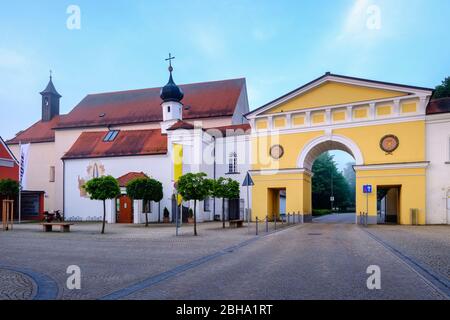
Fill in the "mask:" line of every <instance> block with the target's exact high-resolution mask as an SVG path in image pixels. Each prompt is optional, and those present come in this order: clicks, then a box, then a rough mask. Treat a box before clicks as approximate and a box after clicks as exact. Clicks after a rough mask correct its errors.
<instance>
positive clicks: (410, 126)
mask: <svg viewBox="0 0 450 320" xmlns="http://www.w3.org/2000/svg"><path fill="white" fill-rule="evenodd" d="M409 96H411V93H410V92H402V91H400V90H387V89H386V88H384V87H383V88H382V89H381V88H380V89H378V88H374V87H371V88H368V87H365V86H357V85H355V84H343V83H334V82H326V83H325V84H321V85H319V86H318V87H312V88H311V89H310V90H308V91H306V92H303V93H302V94H300V95H299V96H296V97H293V98H292V99H291V100H289V101H282V102H280V104H279V105H277V104H275V105H273V106H272V107H271V108H270V109H269V110H262V111H261V112H259V113H258V117H262V118H261V119H260V120H257V122H256V129H257V130H258V129H259V128H260V125H258V123H260V122H261V121H263V119H264V118H263V116H264V115H267V116H268V117H269V116H270V115H273V114H275V113H276V114H277V115H276V117H278V118H280V117H283V113H285V112H289V113H290V114H291V123H286V122H284V121H283V123H282V127H285V126H286V127H287V128H289V130H285V131H283V130H277V131H276V133H275V132H274V133H271V132H270V129H271V128H269V127H268V126H267V127H265V129H267V130H266V131H265V132H266V133H265V134H258V133H256V134H255V135H253V137H252V159H253V168H252V169H253V180H254V182H255V186H254V187H253V196H252V199H253V204H252V208H253V217H258V218H259V219H264V218H265V217H266V216H268V217H269V218H270V219H272V218H273V216H274V215H277V214H278V211H279V197H278V196H277V195H278V193H279V191H280V190H285V191H286V213H301V214H303V215H304V216H310V215H311V214H312V201H311V191H312V190H311V186H312V182H311V181H312V180H311V179H314V178H313V177H311V173H310V169H311V168H308V167H305V166H306V165H311V164H310V163H309V162H303V163H302V160H304V159H306V158H307V159H310V158H311V157H313V156H318V154H317V155H316V154H315V153H318V152H324V151H327V150H332V149H333V146H335V147H336V149H341V150H346V151H349V150H350V151H351V150H353V151H354V153H355V154H352V155H353V156H354V157H356V158H358V159H357V160H358V161H360V162H361V163H357V165H356V166H355V171H356V211H357V212H368V214H369V217H370V218H371V221H375V222H376V220H377V190H378V189H379V188H386V187H395V188H398V189H399V191H400V192H399V194H400V195H399V201H398V203H399V208H398V223H400V224H410V223H411V215H410V210H411V209H418V210H419V223H420V224H424V223H425V216H426V212H425V210H426V194H425V191H426V163H425V161H426V158H425V157H426V156H425V121H424V118H423V119H422V118H417V119H416V118H405V119H403V118H401V120H398V119H397V118H396V115H394V113H393V111H394V104H397V105H398V106H399V107H398V108H397V110H398V114H399V115H400V116H399V117H402V114H404V113H413V112H417V111H418V102H416V100H406V99H407V98H406V97H409ZM389 99H392V101H386V100H389ZM399 99H405V101H404V102H399ZM380 101H381V103H380ZM345 103H348V104H349V106H351V107H349V108H350V109H345V108H343V106H342V104H345ZM329 106H332V107H329ZM333 106H337V107H336V108H334V109H333ZM371 106H372V107H371ZM320 107H324V108H332V109H328V110H325V109H323V110H321V109H320ZM311 108H318V110H317V111H316V110H314V109H313V110H312V111H311V112H310V113H309V115H308V116H309V117H310V118H309V119H310V120H309V121H310V123H309V124H310V125H309V126H307V122H306V114H304V113H302V110H304V109H307V110H310V109H311ZM372 110H373V111H372ZM326 111H327V112H329V114H330V115H331V116H329V117H328V116H327V115H326ZM296 112H299V114H296ZM349 114H350V115H351V117H350V118H349V116H348V115H349ZM371 115H372V116H371ZM380 116H388V117H382V118H381V119H382V121H381V122H380V121H379V120H378V122H377V121H376V120H377V119H380V118H379V117H380ZM274 119H275V116H274ZM283 119H286V118H285V117H283ZM391 119H392V120H391ZM364 121H365V122H364ZM362 122H364V123H362ZM267 125H269V122H267ZM334 125H336V127H333V126H334ZM273 127H275V128H279V127H280V126H279V125H278V124H277V125H275V124H274V125H273ZM296 128H298V129H296ZM387 135H394V136H395V137H397V138H398V141H399V145H398V148H396V149H395V150H394V151H393V152H386V151H383V150H382V148H381V147H380V142H381V140H382V138H383V137H384V136H387ZM323 137H329V138H326V139H322V138H323ZM334 140H336V142H335V145H333V142H330V141H334ZM314 141H319V142H320V143H319V142H318V145H317V146H315V145H314ZM274 145H281V146H282V147H283V150H284V154H283V156H282V157H281V158H280V159H274V158H272V157H271V155H270V150H271V147H272V146H274ZM309 149H311V151H308V150H309ZM308 152H309V153H308ZM305 155H306V158H305ZM366 184H370V185H372V186H373V193H371V194H370V195H369V197H368V198H367V197H366V195H365V194H364V193H363V185H366ZM367 200H368V205H367Z"/></svg>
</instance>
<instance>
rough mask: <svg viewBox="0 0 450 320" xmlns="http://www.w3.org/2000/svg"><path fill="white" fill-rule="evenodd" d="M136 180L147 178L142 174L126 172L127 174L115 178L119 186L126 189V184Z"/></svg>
mask: <svg viewBox="0 0 450 320" xmlns="http://www.w3.org/2000/svg"><path fill="white" fill-rule="evenodd" d="M137 178H148V176H147V175H146V174H145V173H143V172H128V173H127V174H125V175H123V176H121V177H119V178H117V182H119V186H121V187H126V186H127V184H128V182H130V181H131V180H134V179H137Z"/></svg>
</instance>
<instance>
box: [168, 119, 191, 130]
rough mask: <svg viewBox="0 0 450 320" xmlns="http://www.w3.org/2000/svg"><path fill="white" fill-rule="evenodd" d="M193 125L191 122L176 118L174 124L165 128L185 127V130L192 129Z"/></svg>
mask: <svg viewBox="0 0 450 320" xmlns="http://www.w3.org/2000/svg"><path fill="white" fill-rule="evenodd" d="M194 128H195V127H194V125H193V124H192V123H189V122H186V121H182V120H178V121H177V122H175V124H173V125H172V126H171V127H170V128H169V129H167V130H177V129H185V130H191V129H194Z"/></svg>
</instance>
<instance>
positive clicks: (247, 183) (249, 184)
mask: <svg viewBox="0 0 450 320" xmlns="http://www.w3.org/2000/svg"><path fill="white" fill-rule="evenodd" d="M254 185H255V183H254V182H253V179H252V177H251V175H250V172H247V175H246V176H245V179H244V182H243V183H242V186H243V187H247V227H248V229H249V231H250V190H249V188H250V187H252V186H254Z"/></svg>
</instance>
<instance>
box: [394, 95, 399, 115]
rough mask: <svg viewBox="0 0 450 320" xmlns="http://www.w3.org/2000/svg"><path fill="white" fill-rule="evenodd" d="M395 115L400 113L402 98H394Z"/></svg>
mask: <svg viewBox="0 0 450 320" xmlns="http://www.w3.org/2000/svg"><path fill="white" fill-rule="evenodd" d="M393 113H394V116H398V115H400V99H395V100H394V110H393Z"/></svg>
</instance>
